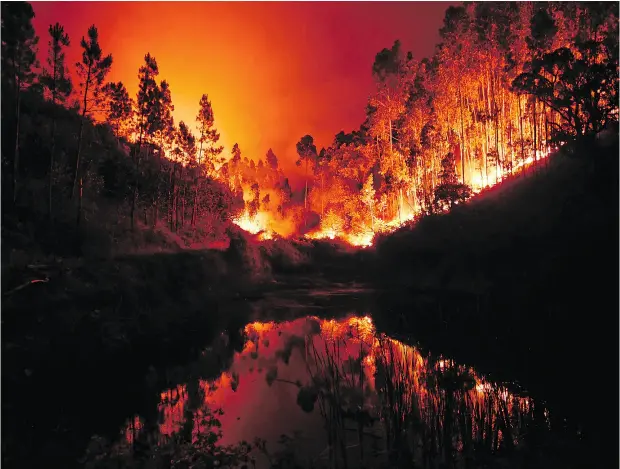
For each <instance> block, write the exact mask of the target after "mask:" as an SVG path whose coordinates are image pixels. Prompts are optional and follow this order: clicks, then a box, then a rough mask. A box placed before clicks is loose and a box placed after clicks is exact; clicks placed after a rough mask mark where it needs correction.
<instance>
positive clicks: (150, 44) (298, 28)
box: [32, 2, 449, 170]
mask: <svg viewBox="0 0 620 469" xmlns="http://www.w3.org/2000/svg"><path fill="white" fill-rule="evenodd" d="M32 5H33V8H34V11H35V15H36V17H35V19H34V26H35V28H36V31H37V33H38V34H39V36H41V42H40V44H41V47H40V48H41V50H42V54H44V53H45V52H46V49H47V42H48V35H47V28H48V26H49V25H50V24H51V23H54V22H56V21H59V22H60V23H61V24H63V25H64V26H65V31H67V32H68V34H69V36H70V38H71V41H72V43H71V48H70V50H69V52H68V54H67V55H68V63H69V64H70V66H71V68H74V64H75V62H76V61H77V60H79V59H80V51H79V49H80V48H79V41H80V39H81V37H82V36H84V35H85V34H86V31H87V29H88V26H89V25H91V24H93V23H94V24H95V25H96V26H97V27H98V29H99V36H100V43H101V45H102V48H103V50H104V53H110V52H111V53H112V55H113V59H114V64H113V66H112V71H111V73H110V75H109V80H112V81H118V80H121V81H123V83H125V85H126V86H127V89H128V90H129V93H130V95H131V96H135V94H136V91H137V86H138V82H137V73H138V68H139V67H140V65H141V64H142V62H143V58H144V55H145V54H146V53H147V52H150V53H151V54H152V55H154V56H155V58H156V59H157V63H158V65H159V70H160V76H159V79H160V80H162V79H166V80H168V82H169V83H170V87H171V90H172V99H173V103H174V105H175V112H174V116H175V121H176V122H178V121H180V120H184V121H185V122H186V123H188V124H190V125H191V126H192V127H194V126H195V116H196V113H197V111H198V101H199V100H200V96H201V95H202V94H203V93H208V94H209V97H210V98H211V101H212V104H213V109H214V112H215V118H216V125H217V128H218V129H219V131H220V133H221V135H222V143H223V145H224V146H225V150H224V151H225V154H226V155H229V153H230V148H231V147H232V145H233V144H234V143H235V142H238V143H239V146H240V147H241V150H242V154H243V155H244V156H248V157H250V158H254V159H257V158H258V157H263V156H264V155H265V153H266V152H267V149H268V148H269V147H271V148H273V150H274V152H275V153H276V155H277V156H278V158H279V159H280V161H281V164H282V166H283V167H284V169H285V170H291V169H293V168H294V162H295V160H296V158H297V155H296V152H295V143H296V142H297V141H298V140H299V138H300V137H301V136H303V135H305V134H307V133H309V134H311V135H313V136H314V137H315V140H316V141H317V146H318V147H319V148H320V147H321V146H327V145H329V144H330V143H331V141H332V140H333V136H334V135H335V134H336V133H337V132H339V131H340V130H345V131H350V130H352V129H354V128H357V127H358V126H359V125H360V124H361V122H362V121H363V118H364V107H365V104H366V101H367V97H368V95H369V93H370V92H371V91H372V89H373V84H372V76H371V67H372V63H373V60H374V56H375V54H376V53H377V52H378V51H379V50H381V49H382V48H383V47H390V46H391V45H392V43H393V42H394V40H395V39H400V40H401V41H402V43H403V45H404V47H405V49H407V50H411V51H412V52H413V53H414V56H415V57H416V58H422V57H425V56H428V55H430V54H431V53H432V51H433V48H434V45H435V44H436V43H437V42H438V40H439V35H438V29H439V27H440V26H441V24H442V21H443V15H444V11H445V9H446V8H447V7H448V5H449V4H448V3H443V2H435V3H430V2H420V3H408V2H407V3H405V2H402V3H401V2H397V3H396V2H395V3H391V2H390V3H388V2H381V3H379V2H372V3H371V2H368V3H366V2H365V3H341V2H338V3H325V2H320V3H318V2H317V3H284V2H283V3H279V2H272V3H262V2H261V3H259V2H227V3H224V2H190V3H185V2H184V3H181V2H115V3H112V2H34V3H33V4H32Z"/></svg>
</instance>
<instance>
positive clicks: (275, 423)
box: [123, 316, 534, 467]
mask: <svg viewBox="0 0 620 469" xmlns="http://www.w3.org/2000/svg"><path fill="white" fill-rule="evenodd" d="M244 332H245V337H246V341H245V344H244V347H243V350H242V351H241V352H236V353H235V354H234V357H233V361H232V365H231V366H230V368H229V369H228V370H227V371H225V372H224V373H222V374H221V375H220V376H219V377H217V378H216V379H214V380H203V379H199V378H196V379H195V380H194V381H192V382H188V383H186V384H182V385H179V386H177V387H175V388H173V389H169V390H166V391H164V392H162V393H161V399H160V403H159V406H158V410H159V421H158V423H157V425H156V428H155V432H156V433H157V434H158V436H157V438H158V441H159V442H160V443H161V442H163V441H166V440H169V439H170V438H173V437H175V435H177V434H179V433H180V432H184V431H190V432H191V433H190V435H191V437H190V438H191V439H193V440H196V439H197V438H198V436H199V435H200V434H201V432H205V431H206V430H208V429H205V428H204V425H203V424H201V421H200V420H201V416H203V415H205V414H210V413H212V412H214V411H215V410H216V409H222V410H223V414H222V415H220V416H219V418H218V419H219V422H218V424H217V425H218V435H219V440H218V444H221V445H232V444H236V443H238V442H240V441H253V440H254V439H255V438H256V437H258V438H263V439H264V440H265V441H267V442H270V443H275V442H277V441H278V437H279V436H280V435H282V434H288V435H293V434H296V435H297V437H296V438H294V439H293V440H292V441H289V445H291V444H292V445H295V454H296V455H297V456H298V458H300V459H302V460H303V461H301V462H304V463H306V464H307V463H310V462H312V463H313V464H314V465H315V466H317V465H318V466H330V467H360V466H361V465H376V464H386V463H389V464H390V465H391V464H393V463H395V461H409V462H415V463H416V464H418V465H422V466H433V465H434V464H437V463H448V462H450V461H453V462H456V461H470V462H472V461H474V460H475V459H476V458H477V457H479V456H480V455H482V454H485V455H490V454H495V453H497V452H502V451H512V450H514V448H516V447H517V446H518V445H519V444H520V443H521V439H522V436H523V434H524V433H525V427H526V426H527V425H528V424H529V422H531V421H532V418H533V407H534V405H533V403H532V402H531V400H530V399H529V398H527V397H520V396H517V395H515V394H513V393H511V392H509V390H508V389H507V388H505V387H503V386H497V385H495V384H492V383H489V382H487V381H485V380H484V379H483V378H482V377H480V376H478V375H477V374H476V373H475V372H474V370H472V369H471V368H467V367H464V366H459V365H457V364H455V363H454V362H453V361H452V360H449V359H446V358H443V357H439V358H438V359H437V358H433V357H431V356H425V355H423V354H422V353H421V352H420V350H418V349H417V348H415V347H412V346H408V345H405V344H403V343H401V342H399V341H397V340H394V339H392V338H390V337H387V336H386V335H384V334H378V333H377V332H376V330H375V328H374V326H373V323H372V320H371V319H370V318H369V317H367V316H366V317H350V318H347V319H344V320H323V319H319V318H316V317H306V318H302V319H298V320H295V321H290V322H283V323H273V322H269V323H263V322H255V323H252V324H248V325H247V326H246V327H245V330H244ZM220 425H221V427H220ZM143 427H144V425H143V424H142V422H141V421H140V419H139V418H137V417H136V418H135V419H134V420H132V421H131V422H130V424H129V425H128V427H127V428H126V429H125V430H124V431H123V435H124V439H125V441H126V443H129V444H131V443H132V442H133V441H134V440H135V438H136V435H137V434H139V433H140V432H142V431H144V430H143ZM300 431H301V433H299V432H300Z"/></svg>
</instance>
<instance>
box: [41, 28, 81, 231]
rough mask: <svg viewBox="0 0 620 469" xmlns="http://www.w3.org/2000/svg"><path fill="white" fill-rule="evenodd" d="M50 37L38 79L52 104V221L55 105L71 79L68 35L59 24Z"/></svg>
mask: <svg viewBox="0 0 620 469" xmlns="http://www.w3.org/2000/svg"><path fill="white" fill-rule="evenodd" d="M48 32H49V35H50V41H49V52H48V57H47V65H48V66H47V67H46V68H44V69H43V74H42V76H41V78H40V81H41V84H42V85H43V88H44V90H45V91H47V93H48V95H49V98H50V99H51V101H52V103H53V104H54V109H53V115H52V135H51V137H52V146H51V149H50V169H49V171H50V174H49V182H48V184H49V201H48V202H49V207H48V209H49V217H50V220H51V219H52V188H53V186H54V153H55V150H56V112H57V111H56V105H57V104H59V103H64V102H65V101H66V100H67V98H68V97H69V95H71V91H72V88H73V87H72V85H71V78H70V77H69V75H68V70H67V67H66V65H65V52H64V48H65V47H68V46H69V44H70V41H69V35H68V34H67V33H65V30H64V28H63V27H62V26H61V25H60V23H56V24H54V25H50V27H49V29H48Z"/></svg>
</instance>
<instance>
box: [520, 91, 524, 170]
mask: <svg viewBox="0 0 620 469" xmlns="http://www.w3.org/2000/svg"><path fill="white" fill-rule="evenodd" d="M519 133H520V134H521V164H522V165H523V166H522V167H521V174H523V172H524V171H525V143H524V142H523V117H522V115H521V95H519Z"/></svg>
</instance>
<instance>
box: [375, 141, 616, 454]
mask: <svg viewBox="0 0 620 469" xmlns="http://www.w3.org/2000/svg"><path fill="white" fill-rule="evenodd" d="M614 132H616V133H615V137H616V138H615V142H614V143H613V144H611V145H610V146H606V147H603V146H596V145H592V146H590V147H589V149H586V150H584V149H581V150H578V151H576V152H575V153H574V154H569V153H571V152H569V149H568V148H567V149H566V150H565V151H563V152H560V153H559V154H556V155H554V157H552V158H551V159H550V161H549V163H548V165H547V166H546V167H545V166H541V167H539V168H538V169H537V170H536V172H535V174H532V175H530V176H528V177H517V178H515V179H514V180H511V181H506V182H504V183H502V184H500V185H499V186H497V187H495V188H494V189H492V190H490V191H488V192H487V193H484V194H480V195H479V196H478V197H476V198H474V199H473V200H471V201H470V202H469V203H467V204H466V205H463V206H458V207H455V209H454V210H453V211H451V212H450V213H447V214H442V215H436V216H430V217H426V218H424V219H422V220H421V221H420V222H419V223H417V224H416V225H415V226H414V227H411V228H408V229H402V230H400V231H398V232H396V233H394V234H393V235H390V236H387V237H384V238H382V239H379V240H378V241H377V243H376V250H375V251H374V252H373V253H372V254H371V253H369V254H368V258H367V259H365V261H364V263H365V264H366V265H367V266H368V267H367V269H366V271H367V272H368V273H369V279H371V280H372V282H373V283H374V284H375V285H376V286H377V287H379V288H381V289H383V290H384V293H382V294H381V296H380V298H379V299H378V304H379V306H380V308H381V309H382V310H383V311H385V314H384V315H382V316H381V319H382V320H383V321H384V322H383V324H381V326H382V327H385V328H386V329H389V330H392V331H394V330H397V331H399V332H400V333H406V332H408V333H410V335H411V336H412V337H413V338H414V339H417V340H420V341H421V343H422V344H423V345H424V346H427V347H430V348H432V349H433V350H435V351H437V350H439V351H441V352H443V353H446V354H448V355H449V356H452V357H454V358H456V359H460V360H461V361H463V362H468V363H473V364H475V365H476V366H477V367H478V369H479V370H481V371H483V372H487V373H491V374H492V375H493V376H494V378H495V379H498V380H502V379H506V380H509V381H510V380H514V379H515V378H516V379H517V380H518V381H520V382H521V383H522V384H523V385H525V386H526V388H527V389H529V390H530V391H532V393H533V395H536V396H539V397H540V398H541V399H544V400H547V401H548V403H549V406H550V408H551V409H552V411H555V416H556V417H557V418H559V419H560V421H559V422H556V424H557V423H559V424H560V426H562V425H564V424H567V425H569V427H570V428H573V429H575V428H580V429H581V432H582V434H583V435H584V436H583V438H585V439H586V441H587V442H588V443H592V444H595V446H596V447H597V448H598V447H599V445H604V444H605V443H604V441H607V440H606V439H605V437H606V436H607V437H609V436H610V434H609V433H608V432H607V426H608V423H609V422H608V420H607V417H606V415H607V411H604V410H602V409H598V408H597V409H596V410H595V409H593V408H592V406H594V405H595V403H596V402H601V399H602V402H601V403H602V404H603V405H604V406H605V408H607V406H611V407H610V408H609V411H610V412H611V414H612V415H616V414H615V413H614V411H613V410H612V408H614V407H615V402H616V400H615V399H612V397H611V396H610V397H609V400H608V399H607V397H604V396H606V395H607V393H609V394H610V395H613V396H615V394H616V393H617V379H615V378H613V377H612V376H610V374H609V372H608V371H607V370H608V367H611V369H613V370H615V369H617V362H615V360H616V359H615V357H616V347H617V335H616V331H617V327H618V316H617V311H618V294H617V292H618V290H617V288H618V269H617V267H618V264H617V259H618V213H619V211H618V150H617V149H618V143H617V142H618V140H617V130H615V131H614ZM403 310H408V311H410V314H409V315H407V316H406V317H403V316H401V317H394V315H393V314H390V312H391V311H403ZM609 357H611V363H610V358H609ZM613 362H615V365H614V364H613ZM576 402H580V405H575V403H576ZM552 415H553V413H552ZM565 417H567V418H568V423H567V422H564V423H562V419H563V418H565ZM597 454H598V453H597Z"/></svg>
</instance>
